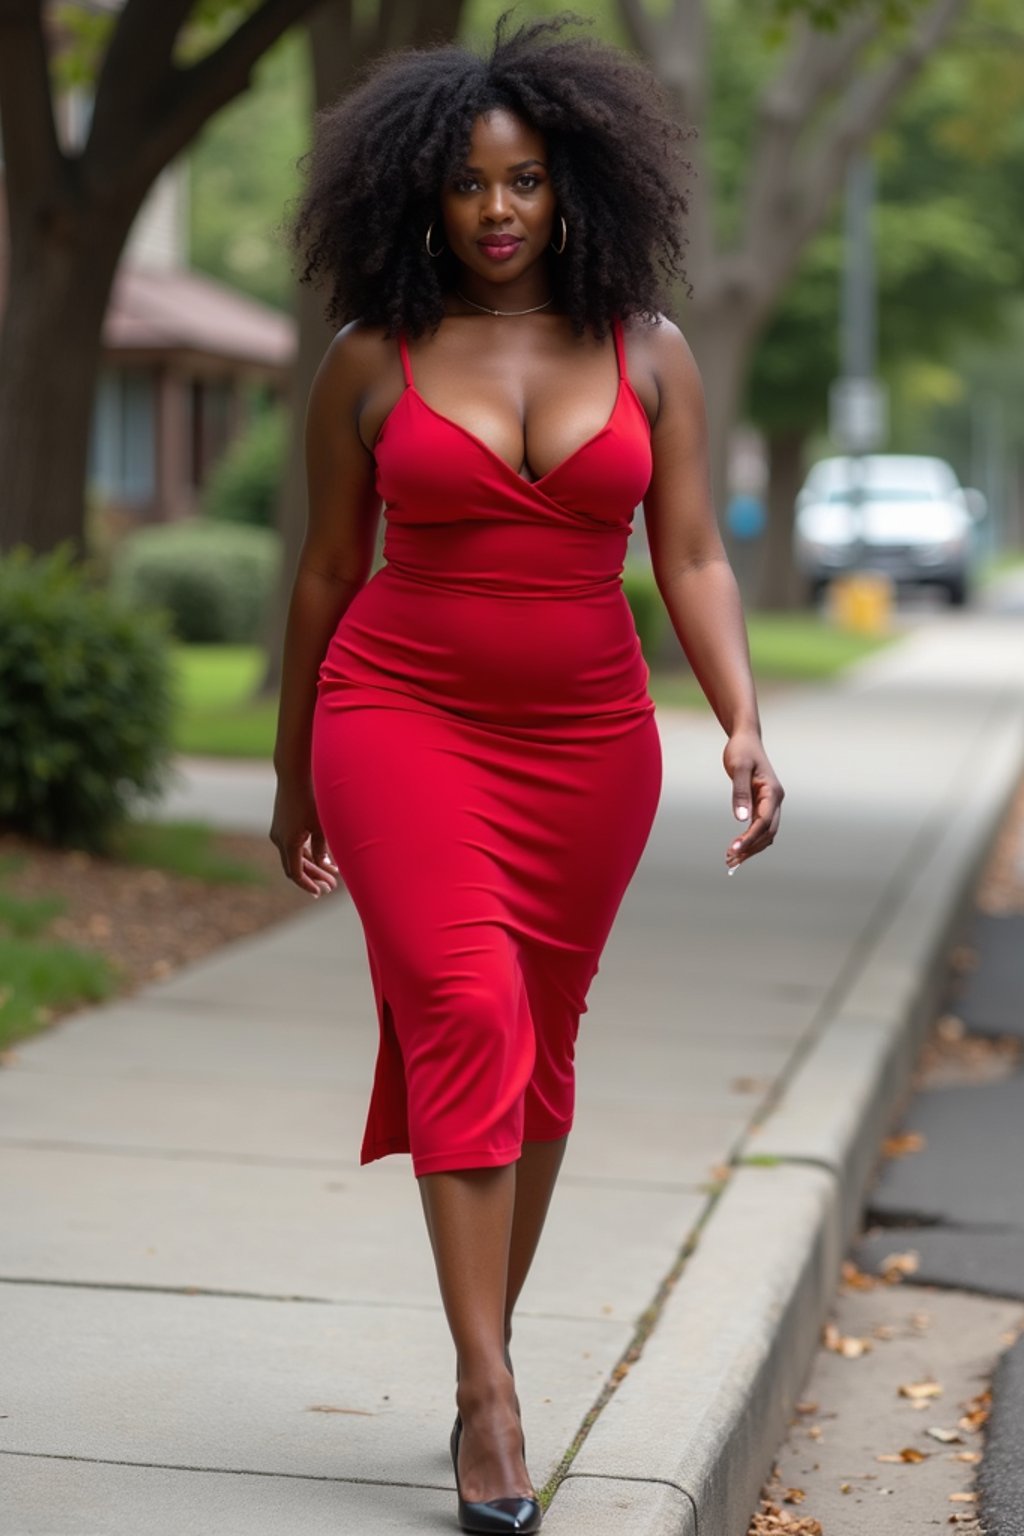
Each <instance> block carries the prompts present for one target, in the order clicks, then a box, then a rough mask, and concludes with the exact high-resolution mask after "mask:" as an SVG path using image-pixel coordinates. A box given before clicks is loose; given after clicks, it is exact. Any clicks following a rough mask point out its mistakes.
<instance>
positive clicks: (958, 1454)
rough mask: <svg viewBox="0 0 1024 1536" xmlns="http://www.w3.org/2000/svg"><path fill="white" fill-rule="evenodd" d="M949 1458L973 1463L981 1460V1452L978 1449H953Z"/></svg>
mask: <svg viewBox="0 0 1024 1536" xmlns="http://www.w3.org/2000/svg"><path fill="white" fill-rule="evenodd" d="M951 1459H952V1460H953V1461H969V1462H971V1463H972V1465H973V1464H976V1463H977V1462H979V1461H980V1460H981V1452H980V1451H954V1452H953V1455H952V1458H951Z"/></svg>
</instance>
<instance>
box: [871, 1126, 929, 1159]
mask: <svg viewBox="0 0 1024 1536" xmlns="http://www.w3.org/2000/svg"><path fill="white" fill-rule="evenodd" d="M924 1145H925V1139H924V1137H923V1135H922V1134H921V1132H920V1131H903V1132H902V1133H901V1134H900V1135H898V1136H887V1137H886V1138H885V1140H884V1141H883V1142H882V1156H883V1157H906V1156H907V1154H908V1153H909V1152H920V1151H922V1150H923V1148H924Z"/></svg>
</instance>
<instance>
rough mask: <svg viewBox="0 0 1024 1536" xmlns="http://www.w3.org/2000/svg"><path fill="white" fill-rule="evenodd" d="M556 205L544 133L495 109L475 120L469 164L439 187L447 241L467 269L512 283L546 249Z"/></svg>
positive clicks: (512, 115)
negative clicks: (542, 134)
mask: <svg viewBox="0 0 1024 1536" xmlns="http://www.w3.org/2000/svg"><path fill="white" fill-rule="evenodd" d="M555 202H556V199H555V191H554V188H553V187H552V185H551V177H550V173H549V171H548V167H547V148H546V145H545V142H544V139H543V137H542V136H541V134H539V133H538V132H537V131H536V129H534V128H531V127H529V125H528V124H526V123H524V122H523V120H522V118H519V117H516V116H515V115H514V114H513V113H511V112H507V111H505V110H504V109H502V108H495V109H494V110H493V111H491V112H487V113H484V114H483V115H482V116H481V117H478V118H477V119H476V122H475V123H474V124H473V133H472V137H471V139H470V145H469V154H468V155H467V157H466V164H465V165H464V166H461V167H459V168H458V169H457V170H456V171H455V173H454V174H453V175H452V176H450V177H448V179H447V181H446V182H445V184H444V186H443V187H442V189H441V214H442V218H443V220H444V234H445V240H446V242H447V244H448V246H449V248H450V250H451V252H452V254H453V255H454V257H455V258H456V260H457V261H460V262H462V264H463V265H464V266H466V267H468V268H469V269H470V271H471V272H473V273H476V274H478V275H479V276H480V277H482V278H484V279H485V280H486V281H488V282H492V283H507V282H511V281H513V280H514V279H515V278H517V277H520V276H522V274H523V273H524V272H525V271H527V269H528V268H530V267H532V266H533V264H534V263H535V262H537V261H538V260H540V259H541V257H543V255H544V253H545V251H546V250H547V247H548V244H549V242H550V240H551V235H552V224H553V221H554V215H555ZM434 238H435V240H436V236H435V237H434Z"/></svg>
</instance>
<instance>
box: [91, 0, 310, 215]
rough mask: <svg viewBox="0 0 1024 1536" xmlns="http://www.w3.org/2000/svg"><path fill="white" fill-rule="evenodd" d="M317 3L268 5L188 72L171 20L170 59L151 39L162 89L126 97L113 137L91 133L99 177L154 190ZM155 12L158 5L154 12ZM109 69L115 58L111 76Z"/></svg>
mask: <svg viewBox="0 0 1024 1536" xmlns="http://www.w3.org/2000/svg"><path fill="white" fill-rule="evenodd" d="M146 3H147V0H128V6H126V7H125V10H126V11H127V10H128V8H129V7H130V6H131V5H132V4H135V5H136V6H141V5H144V4H146ZM317 3H318V0H263V4H262V5H260V6H259V8H258V9H257V10H255V11H253V12H252V13H251V14H250V15H249V16H247V17H246V18H245V20H244V21H243V22H241V23H240V24H239V25H238V26H237V27H236V28H235V30H234V32H232V33H231V34H230V35H229V36H228V37H226V38H225V39H224V41H223V42H222V43H220V44H219V46H218V47H216V48H214V49H213V50H212V52H210V53H208V54H206V55H205V57H203V58H201V59H200V60H199V61H198V62H197V63H195V64H192V65H189V66H188V67H187V68H184V69H182V68H180V67H177V66H175V65H174V64H172V63H171V61H170V55H171V49H172V47H173V39H172V40H171V44H170V46H167V44H166V39H167V35H168V32H169V30H170V28H169V26H168V24H167V23H166V22H164V23H163V24H162V26H161V29H160V31H161V34H162V37H163V42H162V44H161V48H162V60H160V61H158V60H157V58H156V56H155V53H154V51H153V50H152V47H151V46H150V45H149V43H148V42H147V44H146V45H144V51H146V52H148V53H149V54H150V62H151V65H152V69H151V73H150V78H151V79H152V78H153V76H154V75H157V74H158V73H159V74H162V81H161V88H159V89H157V90H155V91H154V90H153V89H152V88H151V89H150V92H149V94H148V99H146V100H144V101H143V100H138V99H135V100H133V101H132V102H130V103H127V102H125V101H124V99H123V97H122V100H121V103H120V105H121V109H122V110H121V112H120V114H119V115H118V117H117V119H116V120H115V119H113V117H112V118H111V121H110V122H109V124H108V123H107V122H106V121H104V125H103V126H104V129H105V130H107V129H108V128H109V132H106V131H105V132H104V134H103V135H102V137H100V136H97V138H96V139H95V141H94V139H93V136H92V135H90V138H89V143H88V145H87V146H86V150H85V155H86V157H87V158H88V160H89V163H90V170H91V172H92V173H93V174H96V175H100V176H103V177H110V178H112V179H117V178H119V177H122V176H125V175H127V176H129V177H130V179H131V180H132V181H133V182H135V183H140V184H144V185H145V186H148V185H149V184H150V183H151V182H152V180H153V178H154V177H155V175H156V174H157V173H158V172H159V171H160V170H162V169H163V167H164V166H165V165H167V164H168V163H169V162H170V161H171V160H173V158H174V156H175V155H177V154H179V153H180V152H181V150H183V149H184V148H185V146H186V145H187V144H189V143H190V142H191V141H192V139H193V138H194V137H195V135H196V134H197V133H198V132H199V130H200V128H202V127H203V126H204V124H205V123H207V122H208V121H209V119H210V118H211V117H212V116H213V115H214V113H216V112H217V111H219V110H220V108H221V107H224V106H226V105H227V103H228V102H229V101H232V100H234V98H235V97H236V96H238V95H240V94H241V92H242V91H244V90H245V89H246V87H247V86H248V84H249V81H250V76H251V73H252V70H253V67H254V65H255V64H257V63H258V62H259V60H260V59H261V58H262V56H263V54H264V53H266V51H267V49H268V48H270V47H271V45H272V44H273V43H275V42H277V40H278V38H279V37H281V36H282V34H283V33H284V32H286V31H287V30H288V28H289V27H290V26H292V25H294V23H295V22H297V21H300V20H301V19H302V17H303V16H304V15H305V14H306V12H308V11H309V10H311V9H312V8H313V6H314V5H316V4H317ZM190 4H191V0H159V4H158V5H157V6H156V8H155V9H156V10H157V11H161V10H162V8H163V7H164V6H167V7H168V9H170V10H180V9H181V8H182V7H184V9H185V10H186V11H187V10H188V8H189V6H190ZM153 9H154V8H153V6H152V5H151V4H150V10H151V11H152V10H153ZM175 35H177V28H175ZM140 46H143V45H140ZM161 64H162V69H161V68H160V66H161ZM108 65H109V55H108V59H107V60H106V61H105V63H104V74H106V73H107V67H108ZM115 94H120V93H115ZM97 106H99V95H97Z"/></svg>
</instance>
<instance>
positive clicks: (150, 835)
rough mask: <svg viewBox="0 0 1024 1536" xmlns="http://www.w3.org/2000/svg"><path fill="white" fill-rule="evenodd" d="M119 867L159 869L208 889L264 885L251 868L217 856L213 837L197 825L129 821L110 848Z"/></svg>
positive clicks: (262, 877)
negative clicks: (222, 886)
mask: <svg viewBox="0 0 1024 1536" xmlns="http://www.w3.org/2000/svg"><path fill="white" fill-rule="evenodd" d="M111 854H112V856H113V857H114V858H115V859H117V860H118V862H119V863H121V864H141V865H142V867H143V868H144V869H163V870H166V871H167V872H168V873H169V874H173V875H183V876H185V877H186V878H188V879H190V880H205V881H206V882H207V883H208V884H211V885H266V883H267V879H266V876H265V875H264V873H263V871H262V870H260V869H257V868H256V866H255V865H254V864H243V863H242V862H240V860H238V859H230V858H227V857H226V856H225V855H224V854H222V853H219V852H218V850H217V848H216V846H215V843H214V838H213V833H212V832H211V830H210V828H209V827H208V826H207V825H206V824H205V822H200V821H166V822H161V821H129V822H126V823H125V824H124V826H123V827H120V828H119V829H118V832H117V836H116V837H115V839H114V842H113V846H112V848H111Z"/></svg>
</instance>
